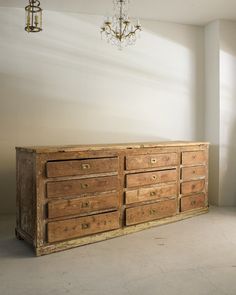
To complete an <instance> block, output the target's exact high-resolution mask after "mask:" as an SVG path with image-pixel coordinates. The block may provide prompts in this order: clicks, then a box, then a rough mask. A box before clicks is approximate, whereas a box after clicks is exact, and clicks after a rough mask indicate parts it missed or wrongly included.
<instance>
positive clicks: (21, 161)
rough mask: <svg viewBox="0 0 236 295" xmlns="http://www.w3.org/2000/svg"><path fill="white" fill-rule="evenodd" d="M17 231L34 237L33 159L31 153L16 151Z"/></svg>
mask: <svg viewBox="0 0 236 295" xmlns="http://www.w3.org/2000/svg"><path fill="white" fill-rule="evenodd" d="M16 159H17V166H16V178H17V230H20V231H23V232H24V233H26V234H27V235H28V236H29V237H30V238H32V241H33V240H34V237H35V228H36V227H35V214H36V210H35V209H36V204H35V202H36V200H35V198H36V196H35V157H34V154H32V153H26V152H20V151H17V157H16Z"/></svg>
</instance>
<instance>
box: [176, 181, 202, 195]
mask: <svg viewBox="0 0 236 295" xmlns="http://www.w3.org/2000/svg"><path fill="white" fill-rule="evenodd" d="M204 189H205V180H204V179H200V180H193V181H188V182H183V183H182V184H181V193H182V194H183V195H187V194H192V193H198V192H201V191H204Z"/></svg>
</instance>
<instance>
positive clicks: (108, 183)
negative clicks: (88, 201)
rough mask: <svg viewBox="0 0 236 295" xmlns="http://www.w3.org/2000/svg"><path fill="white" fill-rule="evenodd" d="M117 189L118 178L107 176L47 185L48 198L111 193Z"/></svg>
mask: <svg viewBox="0 0 236 295" xmlns="http://www.w3.org/2000/svg"><path fill="white" fill-rule="evenodd" d="M117 188H118V177H117V176H107V177H97V178H88V179H76V180H65V181H58V182H49V183H48V184H47V196H48V198H58V197H70V196H79V195H84V194H87V193H96V192H103V191H112V190H116V189H117Z"/></svg>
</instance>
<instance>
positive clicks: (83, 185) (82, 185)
mask: <svg viewBox="0 0 236 295" xmlns="http://www.w3.org/2000/svg"><path fill="white" fill-rule="evenodd" d="M88 186H89V185H88V184H87V183H81V188H83V189H85V188H88Z"/></svg>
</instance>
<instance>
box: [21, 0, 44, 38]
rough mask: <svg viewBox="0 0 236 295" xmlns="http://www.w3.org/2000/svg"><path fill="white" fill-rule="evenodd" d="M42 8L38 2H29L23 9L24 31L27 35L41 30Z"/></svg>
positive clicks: (31, 0)
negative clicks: (24, 14) (24, 18)
mask: <svg viewBox="0 0 236 295" xmlns="http://www.w3.org/2000/svg"><path fill="white" fill-rule="evenodd" d="M42 11H43V10H42V8H41V7H40V1H39V0H29V5H27V6H26V7H25V13H26V26H25V31H26V32H28V33H38V32H41V31H42V30H43V29H42Z"/></svg>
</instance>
